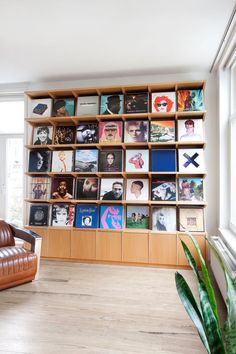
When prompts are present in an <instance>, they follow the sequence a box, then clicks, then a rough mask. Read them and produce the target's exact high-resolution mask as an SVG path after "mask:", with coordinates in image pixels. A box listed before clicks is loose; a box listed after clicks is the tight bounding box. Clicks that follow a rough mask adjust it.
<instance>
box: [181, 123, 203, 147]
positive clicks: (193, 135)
mask: <svg viewBox="0 0 236 354" xmlns="http://www.w3.org/2000/svg"><path fill="white" fill-rule="evenodd" d="M178 140H179V141H190V142H192V141H203V140H204V138H203V120H202V119H192V118H190V119H189V118H188V119H179V120H178Z"/></svg>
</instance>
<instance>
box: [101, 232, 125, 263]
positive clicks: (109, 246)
mask: <svg viewBox="0 0 236 354" xmlns="http://www.w3.org/2000/svg"><path fill="white" fill-rule="evenodd" d="M96 259H97V260H100V261H117V262H121V232H120V231H112V230H109V231H99V230H98V231H97V235H96Z"/></svg>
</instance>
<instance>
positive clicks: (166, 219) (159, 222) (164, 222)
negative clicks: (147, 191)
mask: <svg viewBox="0 0 236 354" xmlns="http://www.w3.org/2000/svg"><path fill="white" fill-rule="evenodd" d="M152 230H154V231H176V208H175V207H169V206H168V207H162V206H160V207H153V208H152Z"/></svg>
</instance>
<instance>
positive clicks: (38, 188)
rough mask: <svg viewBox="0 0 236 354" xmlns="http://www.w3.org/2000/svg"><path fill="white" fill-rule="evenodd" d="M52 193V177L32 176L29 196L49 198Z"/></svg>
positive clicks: (41, 198) (42, 198)
mask: <svg viewBox="0 0 236 354" xmlns="http://www.w3.org/2000/svg"><path fill="white" fill-rule="evenodd" d="M50 194H51V178H50V177H32V178H31V179H30V184H29V198H30V199H38V200H39V199H40V200H48V199H49V198H50Z"/></svg>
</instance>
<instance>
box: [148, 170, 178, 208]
mask: <svg viewBox="0 0 236 354" xmlns="http://www.w3.org/2000/svg"><path fill="white" fill-rule="evenodd" d="M151 194H152V195H151V198H152V200H153V201H157V202H160V201H175V200H176V180H175V176H157V177H156V178H153V179H152V193H151Z"/></svg>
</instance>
